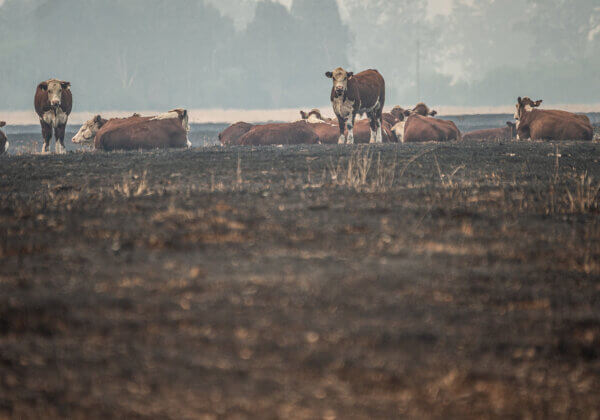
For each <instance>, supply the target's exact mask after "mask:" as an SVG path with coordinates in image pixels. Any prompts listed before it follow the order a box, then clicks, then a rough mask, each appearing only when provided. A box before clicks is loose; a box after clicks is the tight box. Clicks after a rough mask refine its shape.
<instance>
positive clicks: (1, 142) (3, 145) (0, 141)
mask: <svg viewBox="0 0 600 420" xmlns="http://www.w3.org/2000/svg"><path fill="white" fill-rule="evenodd" d="M5 125H6V123H5V122H4V121H0V128H2V127H4V126H5ZM7 150H8V139H7V138H6V134H4V133H3V132H2V130H0V155H1V154H3V153H5V152H6V151H7Z"/></svg>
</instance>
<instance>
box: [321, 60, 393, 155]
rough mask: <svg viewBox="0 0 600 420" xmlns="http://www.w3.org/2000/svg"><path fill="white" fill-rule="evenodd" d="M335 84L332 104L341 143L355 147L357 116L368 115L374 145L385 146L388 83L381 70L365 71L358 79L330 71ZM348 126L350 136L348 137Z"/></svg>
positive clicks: (332, 89)
mask: <svg viewBox="0 0 600 420" xmlns="http://www.w3.org/2000/svg"><path fill="white" fill-rule="evenodd" d="M325 76H327V77H328V78H330V79H332V80H333V87H332V88H331V95H330V100H331V104H332V106H333V111H334V112H335V115H336V116H337V119H338V125H339V130H340V138H339V140H338V143H340V144H343V143H348V144H352V143H354V131H353V130H354V121H355V119H356V115H357V114H361V115H362V114H364V113H366V114H367V117H368V118H369V122H370V134H371V136H370V139H369V142H370V143H381V142H382V132H381V126H382V111H383V105H384V104H385V81H384V80H383V77H382V76H381V74H379V72H378V71H377V70H365V71H363V72H361V73H358V74H356V75H354V73H352V72H347V71H346V70H344V69H343V68H341V67H338V68H337V69H335V70H334V71H332V72H331V71H328V72H327V73H325ZM344 126H345V127H346V128H347V129H348V136H347V137H346V136H344V131H345V130H344Z"/></svg>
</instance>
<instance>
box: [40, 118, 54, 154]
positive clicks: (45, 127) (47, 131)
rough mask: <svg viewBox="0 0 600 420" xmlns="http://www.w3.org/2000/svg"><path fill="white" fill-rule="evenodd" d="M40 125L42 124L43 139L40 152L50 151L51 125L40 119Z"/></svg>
mask: <svg viewBox="0 0 600 420" xmlns="http://www.w3.org/2000/svg"><path fill="white" fill-rule="evenodd" d="M40 125H41V126H42V138H43V139H44V145H43V146H42V153H48V152H49V151H50V140H51V139H52V126H51V125H50V124H48V123H46V122H45V121H43V120H41V119H40Z"/></svg>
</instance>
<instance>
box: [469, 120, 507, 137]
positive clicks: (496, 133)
mask: <svg viewBox="0 0 600 420" xmlns="http://www.w3.org/2000/svg"><path fill="white" fill-rule="evenodd" d="M462 138H463V140H471V141H494V140H514V139H516V138H517V124H515V123H514V122H511V121H507V122H506V127H504V128H490V129H488V130H475V131H470V132H468V133H465V134H463V137H462Z"/></svg>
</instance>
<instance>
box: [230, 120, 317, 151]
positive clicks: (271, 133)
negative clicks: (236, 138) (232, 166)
mask: <svg viewBox="0 0 600 420" xmlns="http://www.w3.org/2000/svg"><path fill="white" fill-rule="evenodd" d="M312 125H313V124H309V123H307V122H305V121H296V122H292V123H276V124H265V125H256V126H254V127H252V128H251V129H250V130H249V131H248V132H247V133H246V134H244V135H243V136H242V137H241V138H240V144H243V145H252V146H262V145H271V144H277V145H279V144H317V143H319V137H318V136H317V134H316V133H315V131H314V129H313V127H312Z"/></svg>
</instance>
